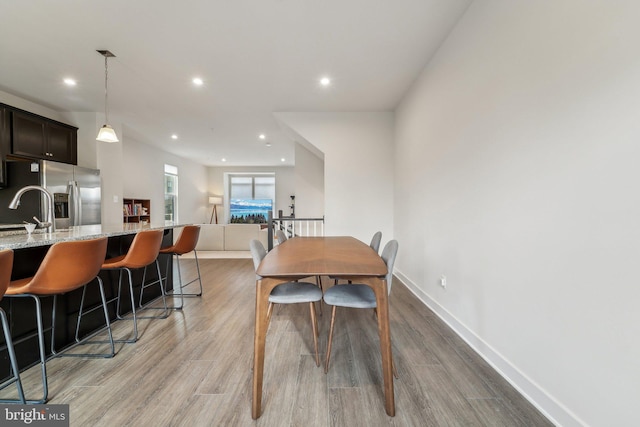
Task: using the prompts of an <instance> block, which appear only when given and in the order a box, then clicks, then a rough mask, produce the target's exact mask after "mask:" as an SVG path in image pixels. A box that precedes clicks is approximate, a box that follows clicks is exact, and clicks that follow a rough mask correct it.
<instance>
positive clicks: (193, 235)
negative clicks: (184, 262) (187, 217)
mask: <svg viewBox="0 0 640 427" xmlns="http://www.w3.org/2000/svg"><path fill="white" fill-rule="evenodd" d="M198 237H200V226H199V225H185V226H184V228H183V229H182V233H180V237H178V240H177V241H176V243H175V245H173V251H174V253H176V254H178V255H182V254H186V253H189V252H191V251H192V250H194V249H195V248H196V245H197V244H198Z"/></svg>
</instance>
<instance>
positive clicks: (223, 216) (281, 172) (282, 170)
mask: <svg viewBox="0 0 640 427" xmlns="http://www.w3.org/2000/svg"><path fill="white" fill-rule="evenodd" d="M243 172H246V173H267V172H268V173H275V176H276V200H275V215H277V214H278V210H280V209H282V213H283V214H284V215H289V205H290V204H291V199H290V198H289V196H291V195H292V194H295V188H296V187H295V173H294V168H292V167H289V166H286V167H253V166H248V167H209V168H208V181H207V182H208V185H207V188H208V189H209V195H217V196H223V198H224V203H226V204H228V191H227V188H225V182H224V175H225V173H243ZM208 209H209V210H208V216H207V217H206V220H205V221H204V222H205V223H208V222H209V220H210V219H211V207H209V208H208ZM226 221H227V212H225V210H224V209H223V208H222V206H218V223H221V224H224V223H226Z"/></svg>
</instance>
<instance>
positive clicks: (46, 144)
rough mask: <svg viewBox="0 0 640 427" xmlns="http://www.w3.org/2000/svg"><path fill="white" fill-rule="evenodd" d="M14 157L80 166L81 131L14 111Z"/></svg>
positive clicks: (30, 114)
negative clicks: (79, 143) (79, 134)
mask: <svg viewBox="0 0 640 427" xmlns="http://www.w3.org/2000/svg"><path fill="white" fill-rule="evenodd" d="M11 135H12V141H11V154H13V155H16V156H21V157H29V158H34V159H44V160H53V161H56V162H62V163H71V164H74V165H75V164H77V161H78V160H77V159H78V155H77V145H78V139H77V138H78V128H76V127H73V126H69V125H66V124H64V123H60V122H57V121H55V120H50V119H47V118H44V117H41V116H38V115H36V114H32V113H29V112H26V111H22V110H12V111H11Z"/></svg>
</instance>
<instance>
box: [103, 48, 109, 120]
mask: <svg viewBox="0 0 640 427" xmlns="http://www.w3.org/2000/svg"><path fill="white" fill-rule="evenodd" d="M108 74H109V68H108V66H107V56H106V55H105V57H104V117H105V123H107V124H108V123H109V110H108V108H107V98H108V96H109V95H108V93H109V92H108V91H107V81H108V79H107V76H108Z"/></svg>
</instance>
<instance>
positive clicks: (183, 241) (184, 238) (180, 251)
mask: <svg viewBox="0 0 640 427" xmlns="http://www.w3.org/2000/svg"><path fill="white" fill-rule="evenodd" d="M198 237H200V226H199V225H185V226H184V228H183V229H182V232H181V233H180V236H179V237H178V240H176V242H175V243H174V244H173V245H171V246H168V247H164V248H162V249H160V253H161V254H167V255H171V256H170V257H169V259H168V260H167V270H166V274H169V265H170V263H171V262H172V261H173V256H174V255H175V257H176V263H177V265H178V281H179V283H178V288H177V289H178V293H179V295H180V305H179V306H175V307H170V308H175V309H178V310H181V309H182V307H183V306H184V297H200V296H202V277H201V276H200V263H199V262H198V253H197V251H196V245H197V244H198ZM189 252H193V255H194V257H195V259H196V270H197V271H198V277H196V278H195V279H193V280H191V281H190V282H188V283H184V284H183V283H182V272H181V271H180V256H182V255H184V254H187V253H189ZM196 280H197V281H198V282H199V283H200V292H198V293H190V294H185V293H184V292H183V291H182V289H183V288H185V287H186V286H188V285H190V284H192V283H193V282H195V281H196ZM166 284H167V280H166V276H165V292H166V293H167V294H168V290H167V288H166V286H167V285H166ZM175 292H176V288H175V287H174V289H173V293H174V294H175Z"/></svg>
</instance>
